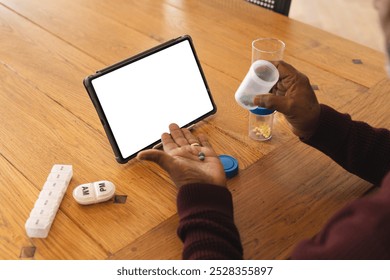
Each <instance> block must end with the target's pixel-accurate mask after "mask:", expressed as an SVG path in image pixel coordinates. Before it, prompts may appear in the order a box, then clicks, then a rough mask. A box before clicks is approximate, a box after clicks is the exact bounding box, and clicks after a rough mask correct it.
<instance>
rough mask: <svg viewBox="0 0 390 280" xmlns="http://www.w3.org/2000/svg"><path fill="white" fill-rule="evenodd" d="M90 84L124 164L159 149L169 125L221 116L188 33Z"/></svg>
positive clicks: (88, 81) (106, 71) (92, 78)
mask: <svg viewBox="0 0 390 280" xmlns="http://www.w3.org/2000/svg"><path fill="white" fill-rule="evenodd" d="M84 86H85V88H86V90H87V92H88V94H89V96H90V98H91V100H92V103H93V105H94V106H95V108H96V111H97V113H98V116H99V118H100V120H101V122H102V125H103V127H104V130H105V132H106V135H107V137H108V139H109V141H110V144H111V147H112V149H113V151H114V154H115V157H116V160H117V161H118V162H119V163H126V162H127V161H129V160H130V159H131V158H133V157H135V156H136V155H137V153H138V152H139V151H141V150H145V149H149V148H153V147H154V146H156V145H157V144H158V143H159V142H160V137H161V134H162V133H163V132H166V131H167V130H168V126H169V124H171V123H176V124H178V125H179V126H180V127H189V126H191V125H193V124H195V123H197V122H199V121H200V120H202V119H204V118H206V117H208V116H210V115H212V114H214V113H215V112H216V106H215V103H214V101H213V99H212V96H211V93H210V90H209V87H208V85H207V82H206V78H205V76H204V73H203V71H202V68H201V65H200V62H199V60H198V57H197V55H196V52H195V48H194V45H193V42H192V39H191V37H190V36H188V35H185V36H181V37H179V38H176V39H173V40H171V41H168V42H166V43H163V44H161V45H159V46H156V47H154V48H152V49H150V50H147V51H145V52H143V53H140V54H138V55H136V56H134V57H131V58H129V59H126V60H124V61H121V62H119V63H116V64H114V65H112V66H110V67H108V68H105V69H103V70H100V71H97V72H96V73H95V74H93V75H91V76H88V77H87V78H85V79H84Z"/></svg>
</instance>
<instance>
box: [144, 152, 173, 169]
mask: <svg viewBox="0 0 390 280" xmlns="http://www.w3.org/2000/svg"><path fill="white" fill-rule="evenodd" d="M137 159H139V160H148V161H152V162H154V163H157V164H158V165H160V166H161V167H162V168H163V169H164V170H166V171H168V167H169V165H170V163H171V162H172V157H171V156H170V155H168V154H167V153H166V152H163V151H160V150H154V149H150V150H145V151H141V152H139V153H138V155H137Z"/></svg>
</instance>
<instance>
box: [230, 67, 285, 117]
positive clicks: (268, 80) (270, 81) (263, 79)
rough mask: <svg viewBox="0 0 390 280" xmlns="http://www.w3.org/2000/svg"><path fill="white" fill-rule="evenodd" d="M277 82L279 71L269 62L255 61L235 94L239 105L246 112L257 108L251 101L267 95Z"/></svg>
mask: <svg viewBox="0 0 390 280" xmlns="http://www.w3.org/2000/svg"><path fill="white" fill-rule="evenodd" d="M278 80H279V71H278V69H277V68H276V67H275V65H273V64H272V63H271V62H269V61H266V60H256V61H255V62H253V63H252V65H251V67H250V68H249V71H248V73H247V74H246V76H245V78H244V80H243V81H242V83H241V84H240V86H239V87H238V89H237V91H236V93H235V99H236V101H237V103H238V104H239V105H241V106H242V107H243V108H245V109H247V110H254V109H256V108H257V106H256V105H254V103H253V99H254V97H255V96H256V95H258V94H265V93H269V91H270V90H271V89H272V87H273V86H274V85H275V84H276V82H277V81H278Z"/></svg>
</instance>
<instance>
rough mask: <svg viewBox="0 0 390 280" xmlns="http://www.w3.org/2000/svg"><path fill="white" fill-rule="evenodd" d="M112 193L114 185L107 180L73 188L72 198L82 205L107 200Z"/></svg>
mask: <svg viewBox="0 0 390 280" xmlns="http://www.w3.org/2000/svg"><path fill="white" fill-rule="evenodd" d="M114 194H115V185H114V184H113V183H111V182H109V181H98V182H94V183H87V184H82V185H80V186H77V187H76V188H75V189H74V190H73V198H74V199H75V200H76V201H77V203H79V204H82V205H88V204H95V203H99V202H104V201H107V200H109V199H111V198H112V197H113V196H114Z"/></svg>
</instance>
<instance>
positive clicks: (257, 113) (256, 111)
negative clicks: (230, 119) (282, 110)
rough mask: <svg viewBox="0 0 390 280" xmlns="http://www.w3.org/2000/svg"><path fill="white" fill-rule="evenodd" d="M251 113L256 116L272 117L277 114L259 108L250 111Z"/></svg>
mask: <svg viewBox="0 0 390 280" xmlns="http://www.w3.org/2000/svg"><path fill="white" fill-rule="evenodd" d="M250 111H251V113H253V114H256V115H270V114H273V113H274V112H275V110H270V109H267V108H263V107H257V108H256V109H253V110H250Z"/></svg>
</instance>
